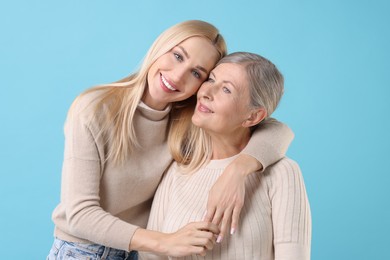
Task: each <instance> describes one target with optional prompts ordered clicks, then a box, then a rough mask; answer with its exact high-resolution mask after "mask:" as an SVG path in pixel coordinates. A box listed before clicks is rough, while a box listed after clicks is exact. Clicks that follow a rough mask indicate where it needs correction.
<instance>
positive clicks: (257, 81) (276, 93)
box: [174, 52, 284, 173]
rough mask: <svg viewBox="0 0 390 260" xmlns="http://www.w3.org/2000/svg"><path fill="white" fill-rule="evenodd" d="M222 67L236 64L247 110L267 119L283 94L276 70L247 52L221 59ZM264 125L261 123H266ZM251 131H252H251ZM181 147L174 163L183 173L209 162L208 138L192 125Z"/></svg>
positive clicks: (266, 61)
mask: <svg viewBox="0 0 390 260" xmlns="http://www.w3.org/2000/svg"><path fill="white" fill-rule="evenodd" d="M222 63H233V64H239V65H241V66H243V67H244V69H245V71H246V78H247V82H248V88H249V95H250V104H248V106H249V108H264V109H265V110H266V112H267V118H265V121H267V119H268V117H269V116H270V115H271V114H272V113H273V112H274V111H275V109H276V108H277V106H278V104H279V101H280V99H281V97H282V95H283V92H284V78H283V75H282V74H281V73H280V71H279V70H278V69H277V68H276V66H275V65H274V64H273V63H272V62H270V61H269V60H268V59H266V58H264V57H262V56H260V55H257V54H254V53H249V52H235V53H231V54H229V55H227V56H225V57H224V58H222V59H221V60H220V61H219V62H218V63H217V65H216V66H218V65H219V64H222ZM265 121H264V122H263V123H265ZM251 130H252V131H253V129H251ZM180 141H182V142H181V143H180V144H176V145H177V146H180V147H181V153H176V154H175V155H176V156H175V157H174V159H175V160H176V161H177V162H178V163H179V165H180V168H181V170H182V171H183V172H186V173H189V172H193V171H196V170H197V169H198V168H199V167H201V166H202V165H204V164H205V163H206V162H207V161H209V160H210V158H211V156H212V144H211V139H210V136H209V135H208V134H207V133H206V132H205V131H204V130H203V129H201V128H199V127H197V126H195V125H193V124H191V126H190V127H189V128H188V131H187V133H186V134H185V138H182V139H181V140H180Z"/></svg>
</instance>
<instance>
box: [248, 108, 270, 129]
mask: <svg viewBox="0 0 390 260" xmlns="http://www.w3.org/2000/svg"><path fill="white" fill-rule="evenodd" d="M266 117H267V111H266V110H265V108H256V109H254V110H252V111H251V113H250V115H249V117H248V119H246V120H245V121H244V122H243V123H242V126H243V127H251V126H254V125H257V124H258V123H260V122H261V121H263V119H264V118H266Z"/></svg>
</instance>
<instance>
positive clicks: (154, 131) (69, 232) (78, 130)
mask: <svg viewBox="0 0 390 260" xmlns="http://www.w3.org/2000/svg"><path fill="white" fill-rule="evenodd" d="M98 94H99V92H93V93H89V94H87V95H84V96H82V97H81V98H80V99H79V100H78V101H77V103H76V106H75V107H74V110H73V113H71V114H69V115H68V118H67V120H66V123H65V128H64V131H65V152H64V162H63V169H62V182H61V201H60V203H59V204H58V206H57V207H56V208H55V210H54V211H53V214H52V219H53V221H54V224H55V231H54V235H55V236H56V237H58V238H60V239H62V240H66V241H70V242H80V243H97V244H101V245H105V246H109V247H113V248H117V249H122V250H128V248H129V244H130V241H131V239H132V236H133V234H134V232H135V231H136V229H137V228H138V227H143V228H144V227H146V224H147V220H148V217H149V212H150V207H151V203H152V198H153V195H154V193H155V190H156V188H157V185H158V184H159V182H160V180H161V177H162V175H163V173H164V171H165V170H166V169H167V168H168V166H169V164H170V163H171V161H172V157H171V156H170V154H169V149H168V147H167V143H166V131H167V125H168V118H169V111H170V108H169V107H168V108H167V109H166V110H165V111H156V110H153V109H151V108H149V107H147V106H146V105H145V104H143V103H141V104H140V105H139V106H138V109H137V111H136V114H135V117H134V126H135V132H136V135H137V137H138V141H139V143H140V145H141V148H139V149H136V150H135V152H133V153H132V155H131V156H130V157H129V158H128V159H127V161H126V162H125V163H124V165H122V166H117V165H114V164H113V163H112V161H110V160H109V159H108V160H107V161H106V159H107V146H108V145H110V143H108V142H107V140H103V139H102V138H101V137H99V124H98V123H97V121H92V122H90V121H89V120H88V118H89V115H90V113H92V110H93V108H94V104H96V102H97V100H98ZM292 138H293V133H292V132H291V130H290V129H289V128H288V127H287V126H286V125H283V124H282V123H279V122H274V123H269V124H267V125H266V126H264V129H262V130H259V131H256V133H255V134H254V137H253V138H252V139H251V141H250V144H249V145H248V147H247V149H246V151H245V152H246V153H247V154H250V155H252V156H254V157H255V158H256V159H257V160H258V161H259V162H261V163H262V164H263V165H264V167H267V166H268V165H270V164H271V163H273V162H274V161H276V160H278V159H280V158H281V157H283V156H284V154H285V152H286V150H287V147H288V146H289V144H290V142H291V140H292ZM259 146H260V147H263V148H262V149H258V147H259Z"/></svg>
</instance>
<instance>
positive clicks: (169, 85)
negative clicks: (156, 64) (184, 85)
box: [161, 75, 177, 91]
mask: <svg viewBox="0 0 390 260" xmlns="http://www.w3.org/2000/svg"><path fill="white" fill-rule="evenodd" d="M161 80H162V82H163V83H164V86H165V87H166V88H167V89H169V90H172V91H177V89H175V88H174V87H172V86H171V84H169V82H168V81H167V80H166V79H165V78H164V76H163V75H161Z"/></svg>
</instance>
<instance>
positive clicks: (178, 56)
mask: <svg viewBox="0 0 390 260" xmlns="http://www.w3.org/2000/svg"><path fill="white" fill-rule="evenodd" d="M173 55H174V56H175V58H176V59H177V60H178V61H180V62H181V61H183V56H181V55H180V54H179V53H177V52H174V53H173Z"/></svg>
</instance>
